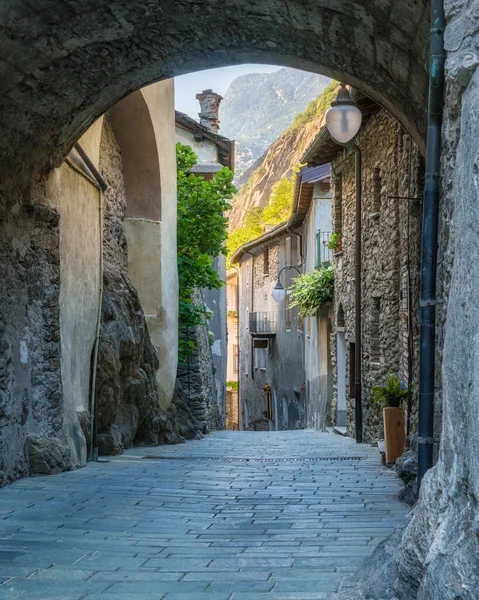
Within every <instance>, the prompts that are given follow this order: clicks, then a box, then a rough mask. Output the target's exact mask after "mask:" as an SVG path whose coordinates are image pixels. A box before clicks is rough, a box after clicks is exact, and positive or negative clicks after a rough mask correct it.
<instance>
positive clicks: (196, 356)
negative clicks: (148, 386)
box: [177, 290, 226, 433]
mask: <svg viewBox="0 0 479 600" xmlns="http://www.w3.org/2000/svg"><path fill="white" fill-rule="evenodd" d="M195 302H196V303H198V304H200V303H203V295H202V293H201V292H199V291H198V290H197V291H196V292H195ZM181 335H182V337H183V338H184V339H185V340H189V341H191V342H193V344H194V350H193V352H192V353H191V355H190V356H189V357H188V358H187V359H186V360H185V362H184V363H180V364H179V365H178V373H177V385H179V386H180V387H181V389H182V390H183V394H184V397H185V401H186V403H187V405H188V407H189V409H190V410H191V412H192V414H193V415H194V417H195V419H196V420H197V421H198V423H199V424H200V426H199V427H198V432H201V433H207V432H209V431H217V430H220V429H224V428H225V417H226V395H225V397H224V402H223V403H219V402H218V398H217V386H216V381H215V373H214V369H213V367H214V364H213V354H212V349H211V346H212V342H214V340H212V339H211V335H210V332H209V328H208V325H198V326H197V327H194V328H189V329H187V328H184V327H183V328H182V329H181Z"/></svg>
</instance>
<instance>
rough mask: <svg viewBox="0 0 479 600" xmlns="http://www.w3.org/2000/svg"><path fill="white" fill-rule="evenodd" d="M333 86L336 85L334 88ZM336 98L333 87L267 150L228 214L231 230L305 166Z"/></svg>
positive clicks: (299, 116)
mask: <svg viewBox="0 0 479 600" xmlns="http://www.w3.org/2000/svg"><path fill="white" fill-rule="evenodd" d="M331 87H333V86H331ZM333 98H334V90H333V91H330V88H328V90H327V91H326V92H325V93H324V94H323V95H321V96H320V97H319V98H318V99H317V101H316V105H315V106H312V107H311V108H308V109H307V110H306V111H304V112H303V113H301V114H299V115H298V116H297V118H296V119H295V123H294V124H293V125H292V126H291V127H290V128H289V129H287V130H286V131H285V132H284V133H283V134H282V135H281V136H280V137H279V138H278V139H277V140H276V141H275V142H274V143H273V144H272V145H271V146H270V147H269V148H268V150H267V151H266V153H265V154H264V156H263V158H262V159H261V161H260V162H258V163H256V164H257V167H256V170H254V172H253V173H252V174H251V176H250V177H249V179H248V181H247V183H245V184H244V185H243V186H241V188H240V191H239V193H238V194H237V195H236V196H235V198H234V200H233V208H232V209H231V211H230V212H229V214H228V219H229V230H230V231H233V230H234V229H237V228H238V227H240V226H241V223H242V221H243V219H244V215H245V213H246V211H248V210H249V209H251V208H255V207H261V208H264V207H265V206H267V205H268V201H269V197H270V194H271V190H272V188H273V186H274V184H275V183H277V182H278V181H279V180H280V179H281V178H282V177H291V175H292V174H293V169H294V168H295V167H298V166H299V165H300V163H301V157H302V156H303V154H304V152H305V150H306V149H307V148H308V146H309V145H310V144H311V143H312V141H313V140H314V138H315V137H316V136H317V135H318V133H319V132H320V130H321V128H322V127H323V126H324V110H325V109H327V108H329V104H330V101H331V100H332V99H333Z"/></svg>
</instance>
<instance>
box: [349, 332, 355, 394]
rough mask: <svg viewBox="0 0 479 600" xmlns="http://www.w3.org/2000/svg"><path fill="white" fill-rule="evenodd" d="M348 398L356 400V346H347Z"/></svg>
mask: <svg viewBox="0 0 479 600" xmlns="http://www.w3.org/2000/svg"><path fill="white" fill-rule="evenodd" d="M349 397H350V398H356V344H352V343H350V344H349Z"/></svg>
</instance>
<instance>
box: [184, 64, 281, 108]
mask: <svg viewBox="0 0 479 600" xmlns="http://www.w3.org/2000/svg"><path fill="white" fill-rule="evenodd" d="M280 68H281V67H278V66H277V65H275V66H273V65H250V64H244V65H236V66H234V67H221V68H219V69H208V70H206V71H198V72H196V73H189V74H188V75H181V76H180V77H175V108H176V110H179V111H181V112H184V113H186V114H187V115H189V116H190V117H193V119H198V113H199V112H200V105H199V103H198V100H197V99H196V94H198V93H199V92H202V91H203V90H208V89H212V90H213V91H214V92H216V93H217V94H220V95H221V96H224V95H225V94H226V90H227V89H228V87H229V85H230V83H231V82H232V81H233V79H236V77H239V76H240V75H246V74H247V73H272V72H273V71H277V70H278V69H280Z"/></svg>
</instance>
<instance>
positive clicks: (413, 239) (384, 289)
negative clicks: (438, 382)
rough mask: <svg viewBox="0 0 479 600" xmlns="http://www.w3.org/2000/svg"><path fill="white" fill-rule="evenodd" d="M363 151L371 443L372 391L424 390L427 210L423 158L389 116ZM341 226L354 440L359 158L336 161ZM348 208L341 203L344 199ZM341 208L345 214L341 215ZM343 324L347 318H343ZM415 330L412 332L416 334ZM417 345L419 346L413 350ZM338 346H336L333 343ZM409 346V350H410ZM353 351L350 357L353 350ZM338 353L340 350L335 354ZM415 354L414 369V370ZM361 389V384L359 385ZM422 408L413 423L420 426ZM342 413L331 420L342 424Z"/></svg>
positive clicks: (337, 257) (365, 364)
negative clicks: (420, 373) (393, 383)
mask: <svg viewBox="0 0 479 600" xmlns="http://www.w3.org/2000/svg"><path fill="white" fill-rule="evenodd" d="M357 143H358V145H359V146H360V148H361V153H362V179H363V186H362V194H363V196H362V198H363V202H362V254H361V260H362V271H361V285H362V376H361V380H362V406H363V432H364V440H365V441H369V442H371V441H374V440H377V439H381V438H382V437H383V431H382V428H383V425H382V411H381V409H380V407H379V406H378V405H377V404H375V403H374V402H373V401H372V393H371V388H372V386H374V385H377V384H379V383H383V382H385V380H386V378H387V375H388V374H394V375H399V376H400V377H401V378H402V379H404V380H405V383H408V372H409V371H410V376H409V378H410V379H411V380H412V383H413V389H417V357H418V351H417V348H418V339H417V337H418V323H419V319H418V314H419V313H418V309H419V298H418V294H419V274H420V268H419V263H420V239H421V231H420V215H421V212H420V207H421V196H422V185H423V176H422V173H423V165H422V161H421V159H420V155H419V152H418V150H417V148H416V147H415V145H414V143H413V142H412V140H411V138H410V137H409V136H407V135H406V134H405V133H404V132H403V130H402V129H401V128H400V126H399V124H398V122H397V121H396V120H395V119H394V117H392V116H391V115H390V114H389V113H387V112H386V111H384V110H380V111H379V112H377V113H376V114H374V115H373V116H372V117H371V118H370V120H369V121H368V122H367V124H366V125H365V126H364V127H363V129H362V130H361V132H360V133H359V135H358V139H357ZM333 189H334V200H333V206H334V207H335V209H334V222H335V223H338V222H342V225H341V232H342V249H341V251H339V252H336V253H335V254H334V258H333V264H334V270H335V299H334V315H335V327H336V329H337V328H338V315H339V313H340V312H341V311H343V312H344V327H345V335H346V341H347V348H348V351H347V352H346V373H345V375H346V394H347V425H348V433H349V435H351V436H354V432H355V410H354V400H353V399H351V398H350V397H349V396H350V395H349V389H350V384H351V382H350V381H349V376H350V373H351V369H350V359H351V352H352V346H351V344H354V340H355V315H354V310H355V309H354V289H355V283H354V279H355V272H354V269H355V235H354V228H355V168H354V152H347V151H344V152H342V153H341V154H340V155H339V156H338V158H337V159H336V160H335V161H334V162H333ZM340 196H341V197H342V202H339V203H338V202H336V200H338V198H339V197H340ZM339 206H340V207H341V211H342V215H339V214H337V213H338V210H339V208H338V207H339ZM341 320H342V317H341ZM409 326H411V329H409ZM410 340H412V341H413V343H411V344H409V341H410ZM334 343H336V342H334ZM408 346H409V347H408ZM350 350H351V351H350ZM334 354H335V355H336V352H335V353H334ZM408 354H409V355H410V356H411V358H412V362H413V364H414V366H413V368H412V369H411V368H408ZM337 377H338V373H337V369H334V378H335V383H334V390H335V391H334V394H335V396H334V399H333V407H334V408H335V407H336V406H337ZM352 383H354V382H352ZM415 405H416V402H413V410H412V411H411V415H410V417H411V421H415V408H414V407H415ZM335 412H336V411H335V410H333V414H332V415H331V420H332V422H333V423H334V422H335V416H336V415H335Z"/></svg>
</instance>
